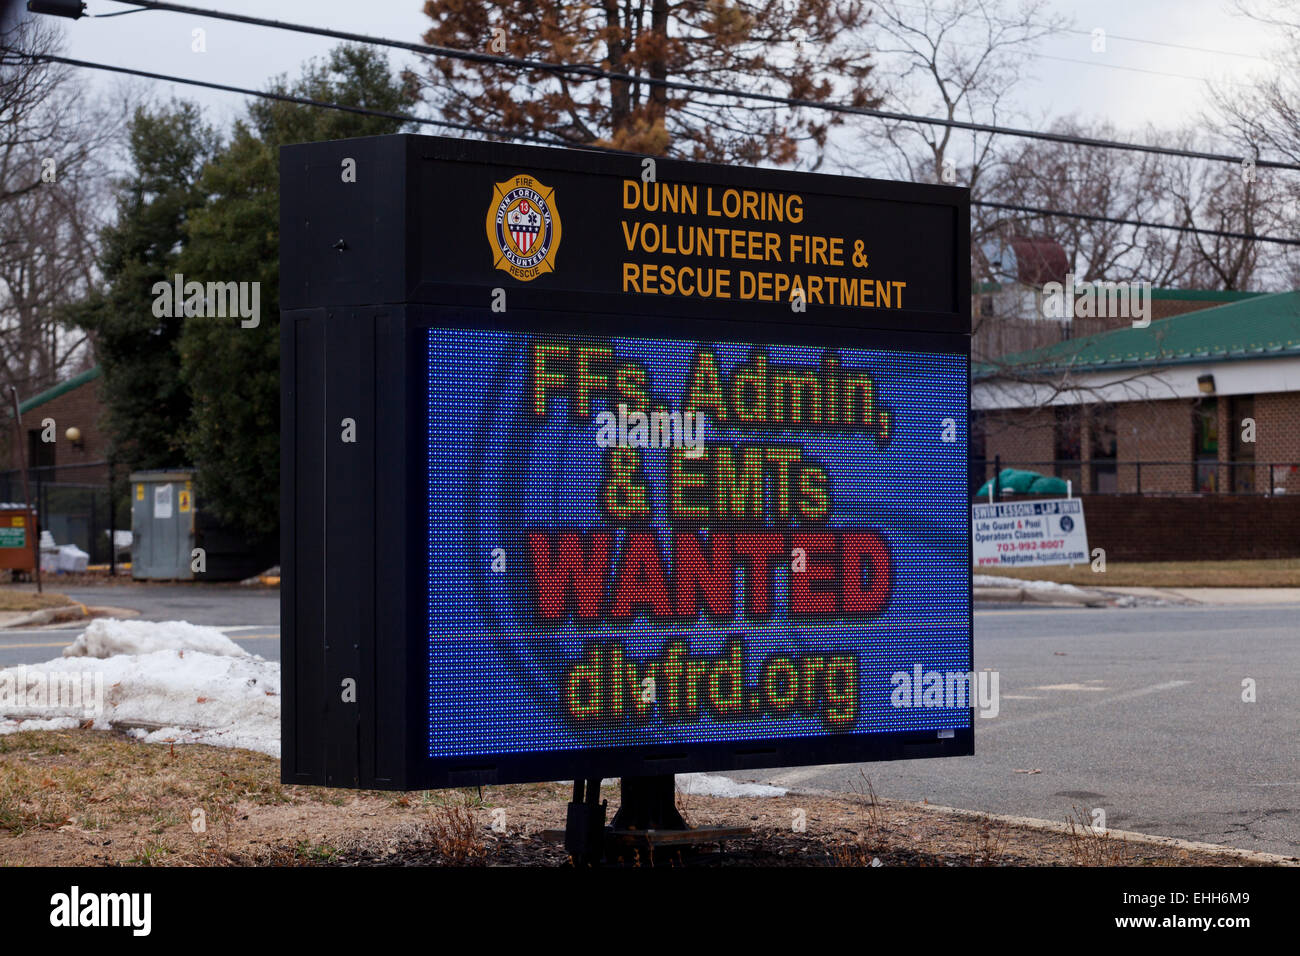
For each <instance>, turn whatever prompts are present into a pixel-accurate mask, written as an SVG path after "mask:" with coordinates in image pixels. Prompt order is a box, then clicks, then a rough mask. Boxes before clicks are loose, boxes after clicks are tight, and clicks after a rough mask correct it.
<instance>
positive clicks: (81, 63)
mask: <svg viewBox="0 0 1300 956" xmlns="http://www.w3.org/2000/svg"><path fill="white" fill-rule="evenodd" d="M0 51H3V52H5V53H12V54H15V55H17V56H22V57H26V58H27V59H29V60H48V61H50V62H53V63H64V64H67V65H68V66H76V67H82V68H84V69H88V70H106V71H108V72H110V73H124V74H126V75H127V76H140V77H144V78H145V79H150V80H162V81H163V82H167V83H181V84H184V85H186V86H201V87H203V88H205V89H210V90H221V91H223V92H226V93H239V94H242V95H244V96H257V97H261V98H262V99H268V100H277V101H279V102H282V103H295V104H297V105H299V106H316V107H320V108H321V109H328V110H339V111H341V112H344V113H358V114H360V115H362V116H378V117H382V118H384V119H392V120H400V121H402V122H404V123H421V124H424V125H429V126H443V127H446V128H448V129H455V130H460V131H462V132H466V133H484V134H486V135H489V136H499V137H503V138H505V139H522V140H529V141H531V142H535V143H541V144H544V145H546V146H571V145H572V144H569V143H566V142H563V141H561V140H558V139H546V138H545V137H542V136H539V135H537V134H535V133H525V132H520V131H515V130H503V129H493V128H492V127H490V126H474V125H471V124H468V123H452V122H448V121H446V120H435V119H428V118H427V117H423V116H412V115H410V114H409V113H393V112H389V111H388V110H376V109H370V108H369V107H364V106H347V105H344V104H342V103H330V102H327V101H325V100H313V99H310V98H309V97H305V96H292V95H290V94H287V93H272V92H269V91H266V90H252V89H248V88H246V87H242V86H231V85H229V84H226V83H213V82H210V81H208V80H194V79H189V78H187V77H183V76H172V75H170V74H167V73H151V72H150V71H148V70H136V69H132V68H130V67H125V66H113V65H112V64H109V63H95V62H92V61H90V60H74V59H72V58H70V57H66V56H55V55H54V54H52V53H25V52H23V51H20V50H14V49H12V48H11V47H6V46H0ZM585 148H587V149H593V150H597V151H600V152H614V153H623V152H625V151H624V150H616V149H613V148H611V147H603V146H586V147H585ZM629 155H640V154H629Z"/></svg>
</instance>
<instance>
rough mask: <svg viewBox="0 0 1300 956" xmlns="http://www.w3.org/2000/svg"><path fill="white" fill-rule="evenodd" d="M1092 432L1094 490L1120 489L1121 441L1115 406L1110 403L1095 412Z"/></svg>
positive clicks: (1091, 450) (1090, 443)
mask: <svg viewBox="0 0 1300 956" xmlns="http://www.w3.org/2000/svg"><path fill="white" fill-rule="evenodd" d="M1089 424H1090V426H1091V427H1090V428H1089V431H1090V433H1091V435H1090V439H1089V442H1088V445H1089V449H1088V458H1089V459H1090V460H1091V461H1090V464H1091V467H1092V490H1093V491H1094V492H1095V493H1097V494H1103V495H1105V494H1111V495H1113V494H1114V493H1115V492H1117V491H1119V469H1118V468H1117V467H1116V464H1115V459H1116V450H1117V449H1118V447H1119V441H1118V439H1117V437H1116V432H1115V406H1113V405H1110V406H1106V407H1104V408H1101V409H1098V410H1096V411H1094V412H1093V415H1092V420H1091V421H1090V422H1089Z"/></svg>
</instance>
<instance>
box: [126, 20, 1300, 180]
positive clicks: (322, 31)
mask: <svg viewBox="0 0 1300 956" xmlns="http://www.w3.org/2000/svg"><path fill="white" fill-rule="evenodd" d="M117 2H118V3H129V4H132V5H134V6H138V7H144V8H146V9H150V10H162V11H166V12H169V13H188V14H190V15H191V16H200V17H210V18H213V19H217V20H229V21H231V22H234V23H243V24H247V25H250V26H259V27H268V28H270V29H275V30H287V31H289V32H292V33H307V34H311V35H314V36H323V37H329V38H331V39H335V40H343V41H346V42H351V43H367V44H372V45H375V46H386V47H391V48H393V49H398V50H407V51H409V52H412V53H420V54H424V55H428V56H437V57H444V58H446V59H456V60H465V61H468V62H472V63H484V64H490V65H496V66H504V67H508V68H510V69H517V70H533V71H536V72H540V73H552V74H556V75H571V76H578V77H585V78H587V79H603V80H611V81H617V82H620V83H632V84H638V83H644V84H646V85H648V86H656V87H662V88H664V89H670V90H678V91H681V92H685V93H699V94H703V95H706V96H729V97H735V98H737V99H743V100H756V101H759V102H764V103H776V104H779V105H782V106H787V107H790V108H802V109H815V110H822V111H825V112H832V113H843V114H849V115H854V116H868V117H871V118H873V119H883V120H889V121H892V122H902V123H916V124H921V125H926V126H943V127H947V128H950V129H960V130H966V131H968V132H975V133H989V134H993V135H999V136H1015V137H1020V138H1022V139H1037V140H1045V141H1047V142H1055V143H1065V144H1067V145H1073V146H1088V147H1095V148H1101V149H1120V150H1128V151H1131V152H1141V153H1155V154H1159V155H1163V156H1179V157H1182V158H1184V159H1204V160H1210V161H1214V162H1226V163H1234V164H1237V165H1241V164H1242V163H1244V162H1245V161H1246V159H1248V158H1249V157H1244V156H1229V155H1227V154H1224V153H1210V152H1203V151H1200V150H1189V149H1177V148H1174V147H1169V146H1154V145H1148V144H1143V143H1125V142H1121V141H1119V140H1107V139H1096V138H1093V137H1087V136H1074V135H1070V134H1066V133H1051V132H1044V131H1040V130H1029V129H1017V128H1013V127H1005V126H996V125H993V124H991V123H975V122H971V121H967V120H957V119H940V118H936V117H932V116H919V115H915V114H910V113H896V112H892V111H889V110H878V109H873V108H871V107H867V106H850V105H848V104H844V103H824V102H819V101H816V100H806V99H799V98H795V97H789V96H779V95H777V94H774V93H758V92H745V91H743V90H731V89H727V88H726V87H720V86H709V85H706V84H702V83H690V82H686V81H684V80H669V79H661V78H654V77H644V76H635V75H633V74H630V73H616V72H613V71H610V70H602V69H600V68H599V67H595V66H588V65H583V64H568V63H548V62H546V61H544V60H532V59H527V58H522V57H512V56H500V55H497V54H494V53H477V52H474V51H472V50H458V49H455V48H453V47H443V46H431V45H428V44H424V43H409V42H406V41H403V40H390V39H387V38H385V37H374V36H369V35H367V34H363V33H351V32H348V31H345V30H333V29H329V28H327V27H314V26H308V25H306V24H298V23H286V22H284V21H282V20H268V19H266V18H264V17H252V16H247V15H245V14H240V13H223V12H221V11H220V10H208V9H204V8H200V7H189V6H184V5H182V4H177V3H165V2H160V0H117ZM575 145H577V144H575ZM1254 164H1255V166H1256V167H1260V168H1270V169H1287V170H1293V171H1300V164H1298V163H1288V162H1285V161H1282V160H1272V159H1261V158H1255V159H1254Z"/></svg>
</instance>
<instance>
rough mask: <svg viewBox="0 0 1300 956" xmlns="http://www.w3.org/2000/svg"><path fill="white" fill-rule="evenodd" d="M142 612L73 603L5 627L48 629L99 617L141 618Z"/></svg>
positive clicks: (43, 611)
mask: <svg viewBox="0 0 1300 956" xmlns="http://www.w3.org/2000/svg"><path fill="white" fill-rule="evenodd" d="M139 616H140V612H139V611H136V610H132V609H131V608H125V607H98V606H94V607H87V606H86V605H84V604H80V603H73V604H68V605H64V606H63V607H47V608H42V609H41V610H39V611H33V612H32V613H31V614H28V615H27V616H26V617H20V618H17V619H16V620H13V621H10V622H9V623H8V624H6V625H4V629H5V630H12V629H14V628H22V627H48V626H49V625H51V624H66V623H68V622H69V621H88V620H90V619H92V618H97V617H139Z"/></svg>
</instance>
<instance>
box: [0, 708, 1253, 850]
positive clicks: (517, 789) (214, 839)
mask: <svg viewBox="0 0 1300 956" xmlns="http://www.w3.org/2000/svg"><path fill="white" fill-rule="evenodd" d="M279 772H280V768H279V761H277V760H275V759H274V758H272V757H268V756H266V755H264V754H257V753H252V752H249V751H243V750H225V749H219V748H214V747H206V746H201V745H187V746H176V747H169V746H159V745H156V744H144V743H141V742H139V741H137V740H134V739H132V738H129V737H126V736H125V735H123V734H119V733H116V732H110V731H101V730H93V729H92V730H69V731H36V732H25V733H19V734H11V735H7V736H0V865H41V866H101V865H123V864H128V865H136V866H228V865H242V866H250V865H263V866H265V865H272V866H319V865H331V866H391V865H405V866H410V865H416V866H448V865H459V866H485V865H486V866H502V865H505V866H552V867H553V866H564V865H565V861H566V859H567V857H566V855H565V853H564V850H563V846H562V845H561V844H558V843H554V842H550V841H545V840H540V839H538V834H539V833H540V832H541V831H543V830H549V829H555V828H562V827H563V825H564V817H565V806H566V804H567V803H568V801H569V799H570V796H571V788H570V787H569V786H568V785H562V784H558V783H540V784H518V785H509V786H493V787H484V788H482V789H481V790H480V789H479V788H466V789H461V790H440V791H439V790H432V791H412V792H409V793H392V792H378V791H353V790H333V789H326V788H322V787H299V786H285V785H282V784H280V782H279ZM854 789H855V790H856V791H857V792H856V793H855V794H853V795H848V796H846V795H842V794H826V795H821V794H809V793H805V794H789V795H787V796H785V797H778V798H765V799H725V798H717V797H709V796H704V795H700V794H693V795H691V796H690V797H689V799H685V798H683V799H681V800H680V804H681V806H682V808H683V809H685V810H687V811H688V812H689V815H690V817H691V821H692V823H694V824H696V825H698V826H701V827H737V826H743V827H749V828H752V830H753V835H752V836H751V837H745V838H739V839H734V840H729V841H728V842H727V853H728V857H727V858H728V859H729V860H732V861H734V862H733V863H730V864H727V865H742V866H807V865H815V866H825V865H835V864H838V865H843V866H866V867H875V866H885V867H889V866H1068V865H1076V866H1078V865H1083V866H1113V865H1117V864H1125V865H1137V866H1170V865H1173V866H1186V865H1202V866H1204V865H1216V866H1223V865H1229V866H1232V865H1240V864H1241V860H1240V858H1236V857H1225V856H1222V855H1220V854H1216V853H1213V852H1211V851H1200V850H1195V851H1189V850H1186V849H1180V848H1177V847H1170V846H1164V845H1153V844H1145V843H1133V844H1125V843H1123V842H1121V841H1118V840H1116V839H1114V838H1113V837H1110V836H1109V835H1108V834H1104V833H1097V832H1096V831H1094V830H1093V829H1092V827H1091V826H1090V825H1089V822H1088V820H1087V817H1086V815H1085V814H1084V813H1082V812H1080V813H1079V814H1078V816H1079V824H1078V825H1075V826H1074V827H1073V829H1072V830H1071V831H1070V832H1068V833H1060V832H1056V831H1051V830H1045V829H1042V828H1034V827H1026V826H1021V825H1016V824H1003V823H1001V822H998V821H993V820H991V819H989V818H987V817H985V818H983V819H971V818H967V817H962V816H958V815H954V814H950V813H942V812H937V811H935V810H934V809H933V808H929V807H925V806H923V805H919V804H914V803H903V802H900V801H895V800H885V799H881V798H878V797H877V795H876V793H875V790H874V788H873V787H872V785H871V781H870V780H869V779H868V778H867V777H866V776H865V775H863V776H862V777H861V779H860V783H859V785H858V786H857V787H855V788H854ZM602 796H608V797H609V798H611V802H614V801H615V800H616V799H617V794H616V793H615V792H610V793H608V794H602ZM683 797H684V795H683ZM612 810H613V808H611V813H612ZM796 814H801V815H802V817H803V819H805V820H806V827H804V828H803V829H800V830H795V829H793V828H792V827H791V820H792V817H793V816H794V815H796ZM676 862H680V861H679V860H677V859H676V858H673V857H672V855H671V853H669V852H668V851H665V856H664V857H663V858H650V859H645V860H642V861H641V863H642V865H674V864H675V863H676Z"/></svg>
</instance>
